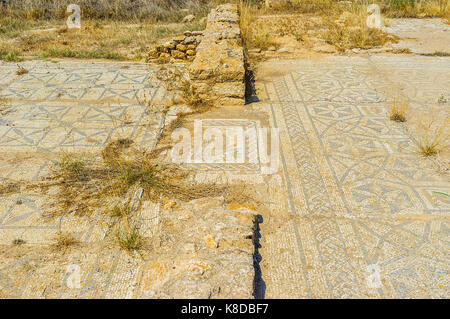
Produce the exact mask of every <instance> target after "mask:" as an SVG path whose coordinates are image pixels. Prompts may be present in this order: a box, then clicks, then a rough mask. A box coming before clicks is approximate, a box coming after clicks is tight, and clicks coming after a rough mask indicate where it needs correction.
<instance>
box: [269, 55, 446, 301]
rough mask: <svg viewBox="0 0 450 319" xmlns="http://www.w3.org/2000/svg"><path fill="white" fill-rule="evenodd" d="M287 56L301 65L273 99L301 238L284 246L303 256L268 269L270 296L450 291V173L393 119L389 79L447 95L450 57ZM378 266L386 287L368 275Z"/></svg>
mask: <svg viewBox="0 0 450 319" xmlns="http://www.w3.org/2000/svg"><path fill="white" fill-rule="evenodd" d="M280 63H286V64H295V67H292V66H291V67H292V69H293V71H292V72H290V73H289V74H287V75H285V76H283V77H280V78H277V79H274V80H273V81H272V82H269V83H266V84H265V86H264V89H265V92H264V94H265V97H263V98H265V100H266V103H267V109H268V110H270V113H271V117H272V121H273V123H274V125H276V126H277V127H278V128H279V129H280V138H281V143H280V144H281V146H282V154H281V156H282V162H283V163H284V164H283V168H284V179H285V185H286V186H285V187H286V188H287V189H286V193H287V194H288V196H287V198H288V204H289V205H288V207H289V211H290V213H289V215H290V218H291V222H292V225H293V226H292V234H293V235H292V236H293V238H295V240H292V241H289V244H287V243H286V242H284V241H283V240H280V244H279V245H282V244H283V245H285V246H286V245H287V246H289V248H290V251H291V254H292V255H296V256H298V260H299V264H298V266H294V264H295V263H294V262H286V265H285V267H286V268H289V269H290V270H289V272H287V273H284V277H283V278H282V279H280V278H279V277H278V275H276V274H273V273H271V271H270V270H267V271H266V272H265V271H264V269H263V278H265V280H266V284H267V287H268V288H267V294H266V297H281V296H282V297H291V298H294V297H313V298H318V297H322V298H324V297H325V298H368V297H378V298H384V297H387V298H420V297H426V298H448V297H449V293H448V292H449V287H450V282H449V279H450V276H449V271H450V267H449V265H450V258H449V256H450V254H449V252H450V232H449V229H450V214H449V213H450V200H449V195H448V194H450V182H449V181H448V180H446V179H445V178H444V177H443V176H441V175H439V174H438V173H437V171H436V170H435V169H434V167H433V166H432V165H431V164H430V162H428V161H426V160H424V159H423V158H421V157H420V155H418V154H417V151H416V150H417V149H416V148H415V145H414V143H413V142H412V139H411V138H410V136H408V135H407V133H406V132H405V130H404V128H403V127H402V126H401V125H399V124H397V123H394V122H392V121H389V119H388V115H387V111H388V105H387V103H386V102H387V97H386V96H385V95H383V94H382V93H381V92H382V90H379V88H380V87H381V86H383V85H391V83H392V82H396V83H400V84H402V86H405V87H407V91H408V94H409V95H408V96H409V97H410V98H411V102H412V103H420V102H422V101H425V100H427V99H428V100H430V99H431V100H434V101H436V100H437V98H438V97H439V95H440V94H442V93H443V92H445V93H446V94H447V95H448V93H449V91H448V88H449V87H450V86H449V85H448V84H449V83H448V80H449V79H448V72H447V70H448V69H449V68H450V61H448V59H446V60H445V59H433V60H427V61H424V59H421V61H418V60H416V58H414V57H413V58H409V57H408V58H405V57H393V58H388V57H377V58H375V57H371V58H367V59H366V58H344V57H334V58H329V59H327V60H326V61H323V62H311V61H295V62H280ZM374 70H375V71H374ZM381 70H385V71H389V78H385V79H383V76H384V73H383V72H382V71H381ZM374 72H375V73H376V72H379V73H378V74H374ZM283 231H286V230H285V229H283ZM279 236H280V237H286V235H282V234H280V235H279ZM272 238H276V236H275V235H274V236H272ZM263 239H264V234H263ZM281 242H283V243H281ZM270 245H272V246H273V245H274V243H273V242H270V243H264V242H263V243H262V247H263V249H264V247H265V246H266V247H267V246H270ZM285 246H283V247H284V248H283V249H285V248H286V247H285ZM280 247H281V246H280ZM271 249H272V250H274V251H277V249H275V248H273V247H272V248H271ZM279 249H280V250H281V248H279ZM261 254H262V256H263V259H264V258H265V257H264V256H265V252H264V251H263V250H261ZM266 255H270V251H267V252H266ZM292 258H294V257H292ZM269 259H270V258H269ZM274 260H275V259H274ZM279 267H280V268H282V267H283V266H282V265H280V266H279ZM268 269H270V268H268ZM373 269H376V272H377V274H376V275H377V276H378V278H379V280H380V282H379V284H377V285H375V287H374V286H373V285H370V284H368V280H370V279H371V278H372V277H371V271H372V270H373ZM295 275H297V277H295V279H294V276H295ZM292 281H297V284H292ZM283 285H284V287H288V286H292V285H294V286H295V287H297V288H296V290H294V292H293V291H290V295H289V296H285V295H283V291H282V289H281V288H280V290H277V289H278V288H276V287H283ZM271 287H273V288H272V290H270V289H271Z"/></svg>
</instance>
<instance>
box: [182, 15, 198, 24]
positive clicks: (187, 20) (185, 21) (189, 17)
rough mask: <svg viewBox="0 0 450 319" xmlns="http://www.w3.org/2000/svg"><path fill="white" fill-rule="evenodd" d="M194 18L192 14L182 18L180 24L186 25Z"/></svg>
mask: <svg viewBox="0 0 450 319" xmlns="http://www.w3.org/2000/svg"><path fill="white" fill-rule="evenodd" d="M194 19H195V16H194V15H193V14H190V15H187V16H185V17H184V18H183V20H182V22H183V23H187V22H192V21H194Z"/></svg>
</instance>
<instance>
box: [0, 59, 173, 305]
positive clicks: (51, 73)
mask: <svg viewBox="0 0 450 319" xmlns="http://www.w3.org/2000/svg"><path fill="white" fill-rule="evenodd" d="M21 66H23V67H24V68H25V69H27V70H28V71H29V72H28V73H26V74H22V75H17V74H16V71H17V70H18V67H17V65H16V64H12V63H1V64H0V85H1V87H0V96H1V97H2V98H5V99H7V100H8V102H7V103H2V109H1V113H0V182H1V183H11V182H19V183H20V182H24V181H25V182H28V181H39V180H41V179H42V178H43V177H45V176H47V175H48V174H49V170H50V168H51V165H52V163H55V162H56V161H58V158H59V156H60V155H61V154H63V153H67V154H69V153H73V152H74V153H82V152H89V153H95V154H97V155H98V153H99V152H100V151H101V150H102V149H103V148H104V147H105V146H106V145H107V144H108V142H109V141H111V140H112V139H116V138H130V139H132V140H133V141H134V143H136V144H137V145H139V146H142V147H143V148H145V149H152V148H153V147H154V146H155V143H156V141H157V137H158V135H159V133H160V130H161V128H162V127H163V124H164V116H163V114H162V113H161V112H160V111H161V108H158V105H159V103H163V102H164V100H165V97H166V91H165V89H164V87H163V86H162V85H161V82H160V81H159V80H157V79H156V77H155V72H156V69H153V68H152V67H151V66H149V65H146V64H135V63H104V62H57V63H54V62H41V61H29V62H24V63H21ZM51 200H52V199H51V196H50V194H49V195H48V196H47V195H43V194H42V193H40V192H37V191H36V192H35V191H32V190H23V189H22V190H21V191H19V192H15V193H14V194H6V195H5V194H4V195H1V194H0V247H2V248H1V250H2V251H1V256H2V257H1V259H2V261H1V262H0V278H1V279H0V292H1V295H0V297H25V298H34V297H36V298H41V297H53V298H55V297H56V298H57V297H79V298H95V297H110V298H115V297H121V298H124V297H131V296H132V295H133V289H134V288H135V285H136V280H137V272H138V267H137V266H136V264H137V263H138V261H137V260H136V259H135V258H133V257H131V256H129V255H127V254H126V253H124V252H123V251H121V250H120V249H119V248H118V247H117V248H111V249H102V248H101V247H97V249H92V248H89V247H85V246H83V245H84V244H87V243H96V242H100V241H101V240H102V239H103V238H104V237H105V235H106V230H107V229H108V226H107V224H108V220H105V218H104V217H102V218H100V217H99V216H96V215H93V216H90V217H75V216H70V215H69V216H63V217H59V218H46V217H44V216H43V212H44V210H45V207H46V206H48V205H49V204H50V205H51ZM59 231H62V232H63V233H66V232H69V233H70V234H72V235H74V236H75V238H76V239H77V240H79V241H80V242H81V247H80V248H79V249H78V251H77V252H74V251H72V252H69V253H68V254H67V255H66V256H65V257H64V258H59V257H58V256H57V257H55V256H53V257H55V258H53V259H52V258H51V255H52V254H51V252H50V253H49V252H45V253H42V252H41V251H40V249H41V248H43V247H46V245H49V244H53V243H54V242H55V236H56V234H57V233H58V232H59ZM16 239H22V240H24V241H25V243H26V246H25V247H24V250H25V251H26V252H25V253H24V254H23V255H20V256H18V255H17V253H14V252H13V250H12V249H11V246H12V242H13V240H16ZM26 247H30V248H29V250H27V248H26ZM56 255H58V254H56ZM58 258H59V259H62V261H61V262H60V263H59V264H58V262H55V260H58ZM61 263H62V265H63V266H66V265H67V266H69V265H71V264H77V265H80V266H81V281H82V282H83V283H85V285H84V286H83V287H80V288H79V289H68V287H66V284H65V282H66V279H67V274H68V272H66V269H65V267H63V266H61ZM133 265H134V266H133ZM69 273H70V272H69ZM49 276H50V277H49Z"/></svg>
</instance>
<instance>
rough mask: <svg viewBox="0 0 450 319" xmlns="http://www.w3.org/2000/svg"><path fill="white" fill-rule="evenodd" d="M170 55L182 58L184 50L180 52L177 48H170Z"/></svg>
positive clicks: (184, 55)
mask: <svg viewBox="0 0 450 319" xmlns="http://www.w3.org/2000/svg"><path fill="white" fill-rule="evenodd" d="M171 53H172V56H173V57H174V58H175V59H184V58H185V57H186V54H185V53H184V52H181V51H179V50H172V52H171Z"/></svg>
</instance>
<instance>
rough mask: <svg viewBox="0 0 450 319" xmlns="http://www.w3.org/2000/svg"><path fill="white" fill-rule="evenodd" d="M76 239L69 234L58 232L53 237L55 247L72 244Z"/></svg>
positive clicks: (59, 247) (75, 242)
mask: <svg viewBox="0 0 450 319" xmlns="http://www.w3.org/2000/svg"><path fill="white" fill-rule="evenodd" d="M77 243H78V241H77V240H76V239H75V238H74V237H73V236H72V235H70V234H66V235H64V234H62V233H59V234H58V235H57V236H56V238H55V245H54V246H55V248H57V249H66V248H68V247H70V246H72V245H75V244H77Z"/></svg>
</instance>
